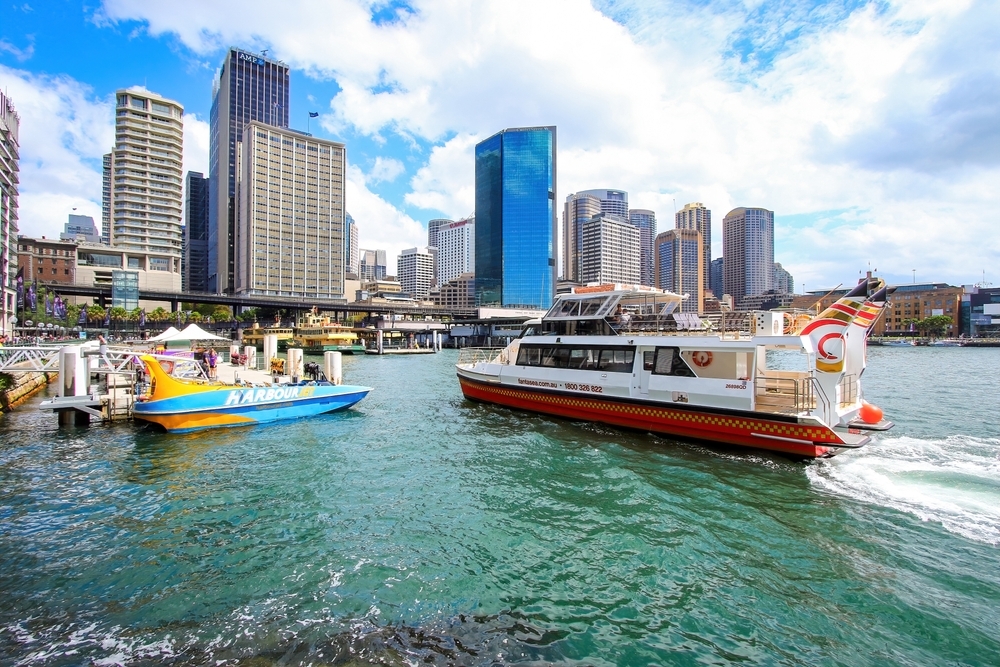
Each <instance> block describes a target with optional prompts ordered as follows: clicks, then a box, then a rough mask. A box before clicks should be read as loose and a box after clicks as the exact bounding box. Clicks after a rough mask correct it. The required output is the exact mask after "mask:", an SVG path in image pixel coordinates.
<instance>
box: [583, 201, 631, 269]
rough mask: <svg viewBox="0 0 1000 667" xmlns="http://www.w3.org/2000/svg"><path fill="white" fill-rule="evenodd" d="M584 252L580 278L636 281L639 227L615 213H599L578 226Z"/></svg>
mask: <svg viewBox="0 0 1000 667" xmlns="http://www.w3.org/2000/svg"><path fill="white" fill-rule="evenodd" d="M581 234H582V236H583V239H582V240H583V253H582V254H581V256H580V277H581V281H582V282H584V283H594V282H596V283H625V284H628V285H635V284H637V283H638V282H639V228H638V227H636V226H635V225H633V224H631V223H630V222H628V221H627V220H623V219H621V218H620V217H619V216H617V215H607V214H604V213H600V214H598V215H596V216H594V217H593V218H591V219H590V220H588V221H587V222H585V223H583V227H582V229H581Z"/></svg>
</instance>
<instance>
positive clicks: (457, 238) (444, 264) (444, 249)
mask: <svg viewBox="0 0 1000 667" xmlns="http://www.w3.org/2000/svg"><path fill="white" fill-rule="evenodd" d="M437 242H438V246H437V248H438V252H437V277H438V284H440V285H443V284H445V283H446V282H448V281H449V280H451V279H452V278H457V277H458V276H460V275H462V274H463V273H475V271H476V218H475V216H473V217H471V218H467V219H465V220H457V221H455V222H448V223H447V224H444V225H441V226H440V227H439V228H438V232H437Z"/></svg>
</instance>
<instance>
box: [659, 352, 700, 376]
mask: <svg viewBox="0 0 1000 667" xmlns="http://www.w3.org/2000/svg"><path fill="white" fill-rule="evenodd" d="M653 375H675V376H678V377H692V378H693V377H696V376H695V374H694V371H692V370H691V368H690V367H689V366H688V365H687V364H686V363H684V360H683V359H681V355H680V349H679V348H676V347H658V348H656V358H655V359H654V360H653Z"/></svg>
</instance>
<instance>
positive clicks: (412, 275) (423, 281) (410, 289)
mask: <svg viewBox="0 0 1000 667" xmlns="http://www.w3.org/2000/svg"><path fill="white" fill-rule="evenodd" d="M396 278H397V279H398V280H399V284H400V285H402V287H403V292H405V293H406V294H408V295H409V296H411V297H413V298H414V299H421V300H422V299H426V298H427V297H428V296H429V295H430V293H431V286H432V285H433V284H434V255H433V254H431V252H430V249H429V248H427V247H424V248H409V249H407V250H404V251H403V252H402V254H401V255H400V256H399V258H398V259H397V260H396Z"/></svg>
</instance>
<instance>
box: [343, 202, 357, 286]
mask: <svg viewBox="0 0 1000 667" xmlns="http://www.w3.org/2000/svg"><path fill="white" fill-rule="evenodd" d="M360 257H361V250H360V248H358V223H356V222H354V217H353V216H351V214H350V213H344V262H345V263H344V271H345V272H346V273H349V274H351V275H352V276H358V275H360V268H359V266H358V264H359V262H360ZM347 294H350V290H348V291H347Z"/></svg>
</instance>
